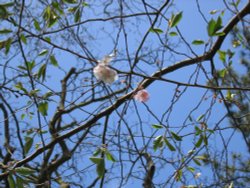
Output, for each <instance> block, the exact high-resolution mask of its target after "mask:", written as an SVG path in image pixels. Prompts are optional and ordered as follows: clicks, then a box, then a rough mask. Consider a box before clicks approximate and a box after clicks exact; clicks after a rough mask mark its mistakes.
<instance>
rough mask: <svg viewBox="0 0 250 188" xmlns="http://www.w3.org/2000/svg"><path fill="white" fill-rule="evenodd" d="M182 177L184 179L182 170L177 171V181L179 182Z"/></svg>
mask: <svg viewBox="0 0 250 188" xmlns="http://www.w3.org/2000/svg"><path fill="white" fill-rule="evenodd" d="M181 177H182V170H177V171H176V172H175V176H174V178H175V180H176V181H177V182H178V181H180V180H181Z"/></svg>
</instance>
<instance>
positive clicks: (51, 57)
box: [50, 55, 58, 67]
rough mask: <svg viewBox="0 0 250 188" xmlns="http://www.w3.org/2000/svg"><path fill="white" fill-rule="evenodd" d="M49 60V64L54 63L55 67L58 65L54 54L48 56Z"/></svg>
mask: <svg viewBox="0 0 250 188" xmlns="http://www.w3.org/2000/svg"><path fill="white" fill-rule="evenodd" d="M50 62H51V64H52V65H54V66H55V67H58V62H57V60H56V58H55V56H54V55H51V56H50Z"/></svg>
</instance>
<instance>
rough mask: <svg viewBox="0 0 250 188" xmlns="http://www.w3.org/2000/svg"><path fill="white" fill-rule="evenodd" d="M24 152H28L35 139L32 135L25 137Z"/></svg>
mask: <svg viewBox="0 0 250 188" xmlns="http://www.w3.org/2000/svg"><path fill="white" fill-rule="evenodd" d="M25 141H26V142H25V145H24V153H25V154H27V153H29V151H30V148H31V147H32V145H33V141H34V139H33V138H32V137H25Z"/></svg>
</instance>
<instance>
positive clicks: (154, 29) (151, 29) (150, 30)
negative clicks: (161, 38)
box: [149, 28, 163, 34]
mask: <svg viewBox="0 0 250 188" xmlns="http://www.w3.org/2000/svg"><path fill="white" fill-rule="evenodd" d="M149 32H152V33H158V34H161V33H163V31H162V30H161V29H159V28H150V29H149Z"/></svg>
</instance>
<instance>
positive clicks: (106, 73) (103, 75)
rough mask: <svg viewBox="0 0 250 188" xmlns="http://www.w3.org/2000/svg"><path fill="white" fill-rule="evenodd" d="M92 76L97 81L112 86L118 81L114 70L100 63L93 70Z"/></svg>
mask: <svg viewBox="0 0 250 188" xmlns="http://www.w3.org/2000/svg"><path fill="white" fill-rule="evenodd" d="M94 75H95V77H96V78H97V79H98V80H101V81H103V82H105V83H108V84H112V83H113V82H114V81H116V80H117V79H118V74H117V72H116V71H115V70H113V69H111V68H109V67H108V66H106V65H103V64H101V63H100V64H98V65H97V66H96V67H95V68H94Z"/></svg>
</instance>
